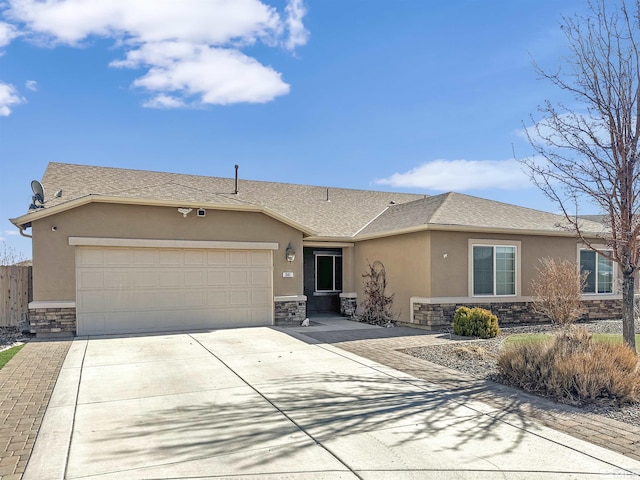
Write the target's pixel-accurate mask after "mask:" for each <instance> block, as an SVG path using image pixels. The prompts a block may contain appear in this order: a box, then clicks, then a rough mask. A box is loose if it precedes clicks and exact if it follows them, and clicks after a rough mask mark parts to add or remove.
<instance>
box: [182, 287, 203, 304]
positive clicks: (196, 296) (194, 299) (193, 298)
mask: <svg viewBox="0 0 640 480" xmlns="http://www.w3.org/2000/svg"><path fill="white" fill-rule="evenodd" d="M184 302H185V305H189V306H190V307H206V306H207V292H206V291H204V290H188V291H186V292H185V293H184Z"/></svg>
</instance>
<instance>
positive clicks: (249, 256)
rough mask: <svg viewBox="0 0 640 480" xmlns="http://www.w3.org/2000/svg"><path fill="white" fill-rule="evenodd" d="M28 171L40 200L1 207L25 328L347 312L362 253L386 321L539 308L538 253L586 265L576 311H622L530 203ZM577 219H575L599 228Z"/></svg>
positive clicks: (358, 295) (603, 266) (578, 248)
mask: <svg viewBox="0 0 640 480" xmlns="http://www.w3.org/2000/svg"><path fill="white" fill-rule="evenodd" d="M236 173H237V169H236ZM34 183H35V184H36V186H37V185H38V183H37V182H34ZM41 184H42V186H43V187H44V192H45V193H44V198H42V199H39V201H38V200H36V202H34V204H33V205H32V206H31V208H30V209H29V212H28V213H26V214H24V215H22V216H20V217H17V218H14V219H12V220H11V221H12V222H13V223H14V224H15V225H16V226H17V227H18V228H19V229H20V231H21V233H22V234H23V235H26V236H31V237H32V246H33V301H32V302H31V303H30V305H29V312H30V321H31V325H32V329H34V330H35V331H36V332H37V333H38V334H39V335H56V334H59V335H61V334H69V333H73V334H77V335H90V334H120V333H132V332H159V331H171V330H180V329H207V328H220V327H232V326H254V325H274V324H275V325H282V324H293V323H298V322H300V321H302V320H303V319H304V318H305V317H307V316H309V315H313V314H314V313H322V312H341V313H343V314H346V315H349V314H352V313H353V312H354V310H355V308H356V305H358V303H359V302H361V300H362V296H363V277H362V275H363V273H365V271H366V270H367V266H368V264H369V263H373V262H376V261H379V262H382V264H383V265H384V267H385V270H386V275H387V292H388V293H389V294H394V304H393V309H394V312H395V314H396V315H397V316H398V320H399V322H401V323H406V324H409V325H417V326H422V327H425V328H434V327H438V326H441V325H445V324H449V323H450V322H451V319H452V317H453V312H454V310H455V308H457V307H458V306H460V305H466V306H474V305H478V306H482V307H484V308H489V309H491V310H492V311H493V312H494V313H496V314H497V315H498V318H499V319H500V321H501V322H518V321H532V320H537V319H539V318H538V317H537V315H536V314H535V313H534V312H533V311H532V309H531V303H530V302H531V292H530V282H531V280H532V279H533V278H534V277H535V276H536V275H537V264H538V260H539V259H540V258H542V257H545V256H553V257H557V258H567V259H570V260H572V261H575V262H579V263H580V264H581V265H582V267H583V268H585V269H587V270H589V271H590V272H591V273H590V276H589V282H588V286H587V291H585V295H584V301H585V305H586V306H587V307H588V314H587V315H588V316H589V317H592V318H613V317H619V316H620V303H621V302H620V298H621V296H620V294H619V292H618V291H617V290H618V289H617V288H616V276H617V273H616V269H614V268H613V265H612V264H611V262H610V261H608V260H606V259H605V258H604V257H601V256H599V255H597V254H595V253H594V252H593V251H591V250H588V249H587V248H586V246H585V245H582V244H581V243H580V242H579V241H578V240H577V239H576V237H575V235H574V234H573V233H572V232H571V231H568V230H567V229H564V228H562V227H561V226H560V225H561V224H562V218H561V217H559V216H557V215H553V214H550V213H545V212H541V211H537V210H532V209H527V208H522V207H518V206H514V205H509V204H504V203H500V202H495V201H490V200H485V199H481V198H475V197H471V196H468V195H462V194H458V193H444V194H441V195H436V196H427V195H421V194H408V193H397V192H379V191H366V190H351V189H344V188H326V187H317V186H308V185H293V184H284V183H273V182H263V181H252V180H243V179H240V180H238V178H237V174H236V177H235V178H214V177H205V176H195V175H185V174H175V173H163V172H152V171H140V170H128V169H120V168H105V167H97V166H83V165H71V164H62V163H50V164H49V165H48V167H47V169H46V171H45V174H44V176H43V178H42V182H41ZM584 222H585V227H586V228H587V229H588V230H589V231H593V232H597V231H599V230H601V229H602V225H601V224H598V223H595V222H589V221H588V220H584ZM28 229H31V230H30V232H31V233H30V234H29V233H27V232H28V231H29V230H28ZM594 235H595V234H594Z"/></svg>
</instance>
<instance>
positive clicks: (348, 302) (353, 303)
mask: <svg viewBox="0 0 640 480" xmlns="http://www.w3.org/2000/svg"><path fill="white" fill-rule="evenodd" d="M357 308H358V299H357V298H355V297H340V315H344V316H345V317H353V316H354V315H355V314H356V309H357Z"/></svg>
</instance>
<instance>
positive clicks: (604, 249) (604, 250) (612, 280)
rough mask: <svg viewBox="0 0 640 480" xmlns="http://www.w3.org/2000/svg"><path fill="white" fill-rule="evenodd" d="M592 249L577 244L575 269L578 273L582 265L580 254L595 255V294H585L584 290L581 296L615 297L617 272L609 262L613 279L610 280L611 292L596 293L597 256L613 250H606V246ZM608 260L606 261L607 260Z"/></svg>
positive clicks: (614, 265) (597, 246) (613, 263)
mask: <svg viewBox="0 0 640 480" xmlns="http://www.w3.org/2000/svg"><path fill="white" fill-rule="evenodd" d="M593 247H594V248H595V250H594V248H590V247H589V246H587V245H585V244H583V243H581V244H578V250H577V252H576V257H577V261H576V264H577V267H578V272H582V265H581V264H580V253H581V252H582V251H588V252H594V253H595V254H596V271H595V272H594V274H595V282H596V283H595V292H585V291H584V290H583V291H582V295H585V296H588V297H589V298H591V297H594V296H598V295H601V296H610V295H617V292H616V290H617V288H616V283H617V280H618V273H617V270H618V268H617V267H616V265H617V264H616V262H614V261H611V264H612V265H611V272H612V275H613V278H612V279H611V291H610V292H598V256H599V255H600V256H603V255H601V254H600V252H601V251H603V252H613V250H611V249H610V248H607V246H606V245H593ZM607 260H608V259H607Z"/></svg>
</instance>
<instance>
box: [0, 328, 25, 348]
mask: <svg viewBox="0 0 640 480" xmlns="http://www.w3.org/2000/svg"><path fill="white" fill-rule="evenodd" d="M31 338H33V335H31V334H29V333H22V332H20V330H19V329H18V328H16V327H0V351H2V350H6V349H7V348H9V347H12V346H13V345H16V344H18V343H24V342H28V341H29V340H30V339H31Z"/></svg>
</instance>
